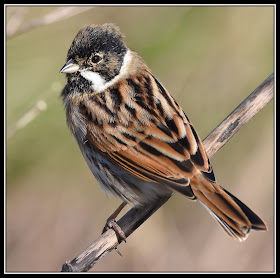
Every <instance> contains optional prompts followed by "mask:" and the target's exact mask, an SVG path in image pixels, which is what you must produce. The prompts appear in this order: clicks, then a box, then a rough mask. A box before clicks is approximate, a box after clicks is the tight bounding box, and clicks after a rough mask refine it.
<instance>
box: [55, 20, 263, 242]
mask: <svg viewBox="0 0 280 278" xmlns="http://www.w3.org/2000/svg"><path fill="white" fill-rule="evenodd" d="M60 72H62V73H65V74H66V77H67V84H66V85H65V87H64V89H63V90H62V92H61V96H62V99H63V102H64V107H65V111H66V116H67V123H68V126H69V128H70V130H71V132H72V133H73V135H74V137H75V138H76V140H77V143H78V145H79V147H80V149H81V152H82V154H83V156H84V158H85V160H86V162H87V164H88V166H89V168H90V170H91V171H92V173H93V174H94V176H95V177H96V179H97V180H98V182H99V184H100V186H101V188H102V189H103V190H104V191H105V192H106V193H111V194H113V195H115V196H117V197H119V198H120V199H121V200H122V201H123V203H122V205H121V206H120V207H119V208H118V209H117V211H116V213H114V214H113V215H112V217H111V219H112V218H114V217H116V215H117V214H118V212H119V211H120V210H121V209H122V208H123V207H124V206H125V204H127V203H128V204H129V205H131V206H145V204H147V203H150V202H155V201H156V199H157V198H158V197H160V196H164V195H166V194H172V193H173V192H179V193H181V194H183V195H184V196H186V197H187V198H189V199H191V200H197V201H198V202H199V203H200V204H202V205H203V206H204V207H205V208H206V209H207V210H208V212H209V213H210V214H211V215H212V216H213V217H214V218H215V219H216V220H217V221H218V223H219V224H220V225H221V226H222V228H223V229H224V230H225V231H226V232H227V233H228V234H229V235H230V236H232V237H233V238H236V239H238V240H240V241H242V240H244V239H246V237H247V235H248V233H249V232H250V230H251V229H255V230H267V227H266V225H265V223H264V222H263V221H262V220H261V219H260V218H259V217H258V216H257V215H256V214H255V213H254V212H253V211H252V210H250V209H249V208H248V207H247V206H246V205H245V204H243V203H242V202H241V201H240V200H239V199H237V198H236V197H235V196H233V195H232V194H231V193H229V192H228V191H227V190H225V189H224V188H222V187H221V186H220V185H218V184H217V183H216V179H215V176H214V172H213V169H212V167H211V165H210V162H209V159H208V157H207V154H206V153H205V150H204V148H203V145H202V142H201V140H200V138H199V136H198V134H197V133H196V131H195V129H194V127H193V125H192V123H191V121H190V120H189V118H188V117H187V116H186V114H185V113H184V112H183V110H182V108H181V107H180V106H179V104H178V103H177V102H176V101H175V99H174V98H173V97H172V96H171V95H170V94H169V93H168V91H167V90H166V88H165V87H164V86H163V85H162V84H161V83H160V81H159V80H158V79H157V77H156V76H155V75H154V74H153V73H152V72H151V70H150V69H149V68H148V66H147V65H146V64H145V62H144V61H143V60H142V59H141V57H139V56H138V55H137V53H135V52H134V51H132V50H130V49H129V48H127V46H126V45H125V43H124V38H123V35H122V34H121V33H120V30H119V29H118V28H117V27H116V26H115V25H113V24H103V25H91V26H88V27H85V28H83V29H81V30H80V31H79V32H78V34H77V35H76V37H75V38H74V40H73V42H72V45H71V47H70V49H69V51H68V54H67V60H66V64H65V65H64V66H63V67H62V69H61V71H60ZM113 226H114V227H115V228H116V227H117V225H113ZM122 237H123V239H124V238H125V235H123V236H122Z"/></svg>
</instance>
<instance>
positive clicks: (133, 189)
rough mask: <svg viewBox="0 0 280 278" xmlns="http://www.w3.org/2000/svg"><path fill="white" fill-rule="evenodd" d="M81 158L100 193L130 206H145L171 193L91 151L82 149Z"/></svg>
mask: <svg viewBox="0 0 280 278" xmlns="http://www.w3.org/2000/svg"><path fill="white" fill-rule="evenodd" d="M83 156H84V158H85V160H86V162H87V164H88V166H89V168H90V170H91V171H92V173H93V174H94V176H95V178H96V179H97V181H98V183H99V185H100V187H101V189H102V191H104V192H105V193H106V194H107V195H111V194H113V195H114V196H116V197H118V198H120V199H122V200H123V201H125V202H127V203H128V204H130V205H131V206H142V205H145V204H147V203H150V202H153V201H154V200H155V199H157V198H158V197H159V196H163V195H166V194H170V192H171V190H170V189H169V188H167V187H166V186H165V185H163V184H159V183H156V182H148V181H144V180H142V179H140V178H138V177H136V176H134V175H133V174H130V173H128V172H126V171H125V170H123V169H121V168H119V167H117V166H115V165H114V164H112V163H111V162H110V161H108V160H107V159H105V158H104V157H103V156H102V155H100V154H99V153H97V152H94V151H93V150H92V149H88V148H84V150H83Z"/></svg>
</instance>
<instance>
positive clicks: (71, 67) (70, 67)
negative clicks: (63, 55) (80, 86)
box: [60, 59, 80, 73]
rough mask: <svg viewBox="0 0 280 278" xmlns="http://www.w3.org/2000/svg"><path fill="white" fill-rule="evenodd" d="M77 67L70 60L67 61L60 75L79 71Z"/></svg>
mask: <svg viewBox="0 0 280 278" xmlns="http://www.w3.org/2000/svg"><path fill="white" fill-rule="evenodd" d="M79 68H80V67H79V65H77V64H75V63H74V62H73V60H72V59H70V60H69V61H67V63H66V64H65V65H64V66H63V67H62V69H61V70H60V73H74V72H77V71H78V70H79Z"/></svg>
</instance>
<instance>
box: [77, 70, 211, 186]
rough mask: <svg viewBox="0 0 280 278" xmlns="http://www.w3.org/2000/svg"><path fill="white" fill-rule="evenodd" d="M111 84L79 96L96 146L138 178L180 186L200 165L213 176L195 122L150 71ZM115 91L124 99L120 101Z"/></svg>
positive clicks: (89, 138)
mask: <svg viewBox="0 0 280 278" xmlns="http://www.w3.org/2000/svg"><path fill="white" fill-rule="evenodd" d="M147 82H148V83H149V86H146V84H147ZM107 90H108V92H106V91H105V92H101V93H99V94H96V95H93V96H92V95H91V96H90V97H89V98H90V99H86V98H85V97H84V98H83V99H82V100H81V102H80V113H81V114H82V117H83V118H85V119H86V120H85V122H87V123H89V122H90V124H87V126H86V129H87V134H86V138H85V140H89V141H90V143H91V144H92V146H93V147H94V149H95V150H96V151H98V152H99V153H100V154H101V155H103V156H104V157H106V158H107V159H108V160H110V161H111V162H112V163H113V164H114V165H117V166H118V167H120V168H122V169H124V170H126V171H127V172H129V173H131V174H132V175H135V176H137V177H138V178H140V179H143V180H145V181H156V182H160V183H166V184H168V185H169V186H170V184H176V188H177V189H178V185H179V186H186V185H188V184H189V180H190V178H191V177H192V176H193V175H195V174H196V173H197V172H198V171H202V173H205V177H206V178H208V177H210V178H211V180H213V179H215V177H214V175H212V174H211V173H212V168H211V166H210V164H209V160H208V158H207V155H206V153H205V151H204V148H203V145H202V142H201V140H200V139H199V137H198V135H197V133H196V131H195V130H194V128H193V126H192V124H191V122H190V121H189V120H188V118H187V117H186V115H185V114H184V112H183V111H182V109H181V107H180V106H179V105H178V104H177V103H176V101H175V100H174V99H173V98H172V97H171V96H170V95H169V93H168V92H167V90H166V89H165V88H164V87H163V86H162V85H161V84H160V83H159V81H158V80H157V79H156V78H155V77H154V76H153V75H152V74H151V73H150V72H148V71H144V72H143V74H142V75H141V76H138V77H137V78H136V77H134V78H130V79H129V80H123V81H119V84H118V86H115V87H114V90H112V89H107ZM112 92H115V93H116V92H117V94H118V96H119V98H120V99H122V102H121V103H118V105H117V106H116V107H114V103H115V100H114V94H113V93H112ZM102 94H105V95H106V97H105V96H104V95H102ZM159 107H161V108H160V109H159ZM112 115H114V118H113V119H112ZM91 119H94V121H93V120H92V121H90V120H91Z"/></svg>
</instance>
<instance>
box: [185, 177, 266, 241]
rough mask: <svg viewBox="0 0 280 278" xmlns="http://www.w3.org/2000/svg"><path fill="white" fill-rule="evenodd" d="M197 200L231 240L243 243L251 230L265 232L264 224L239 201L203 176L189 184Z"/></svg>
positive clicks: (195, 178)
mask: <svg viewBox="0 0 280 278" xmlns="http://www.w3.org/2000/svg"><path fill="white" fill-rule="evenodd" d="M190 185H191V188H192V191H193V193H194V195H195V197H196V199H197V200H199V202H200V203H201V204H202V205H203V206H204V207H205V208H206V209H207V210H208V212H209V213H210V214H211V215H212V216H213V217H214V218H215V219H216V220H217V221H218V223H219V224H220V225H221V226H222V228H223V229H224V230H225V231H226V232H227V233H228V234H229V235H230V236H231V237H233V238H236V239H238V240H239V241H243V240H245V239H246V238H247V236H248V234H249V232H250V230H251V229H254V230H267V227H266V225H265V223H264V222H263V221H262V219H261V218H260V217H258V216H257V215H256V214H255V213H254V212H253V211H252V210H250V209H249V208H248V207H247V206H246V205H245V204H243V203H242V202H241V201H240V200H239V199H237V198H236V197H235V196H233V195H232V194H231V193H229V192H228V191H226V190H225V189H224V188H222V187H221V186H219V185H218V184H216V183H214V182H210V181H209V180H207V179H206V178H205V177H204V176H203V175H200V174H198V175H196V176H194V177H193V178H192V179H191V182H190Z"/></svg>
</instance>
